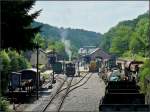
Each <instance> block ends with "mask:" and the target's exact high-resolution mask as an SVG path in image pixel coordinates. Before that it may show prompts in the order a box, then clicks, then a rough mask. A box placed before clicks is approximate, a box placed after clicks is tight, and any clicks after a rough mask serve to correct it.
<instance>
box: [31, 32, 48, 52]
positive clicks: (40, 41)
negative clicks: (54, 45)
mask: <svg viewBox="0 0 150 112" xmlns="http://www.w3.org/2000/svg"><path fill="white" fill-rule="evenodd" d="M33 41H34V43H38V44H39V46H40V47H41V48H43V49H46V40H45V39H44V38H43V37H42V36H41V35H40V33H37V34H36V36H35V39H34V40H33Z"/></svg>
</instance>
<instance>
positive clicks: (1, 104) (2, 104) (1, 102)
mask: <svg viewBox="0 0 150 112" xmlns="http://www.w3.org/2000/svg"><path fill="white" fill-rule="evenodd" d="M8 106H9V102H8V101H7V100H5V99H4V98H3V97H0V111H2V112H11V110H10V109H9V107H8Z"/></svg>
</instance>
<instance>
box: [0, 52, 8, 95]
mask: <svg viewBox="0 0 150 112" xmlns="http://www.w3.org/2000/svg"><path fill="white" fill-rule="evenodd" d="M0 60H1V63H0V66H1V70H0V72H1V74H0V75H1V88H0V89H1V90H0V91H1V92H2V94H3V92H4V91H5V90H6V87H7V83H8V74H9V71H10V58H9V56H8V54H7V53H6V51H5V50H3V51H0Z"/></svg>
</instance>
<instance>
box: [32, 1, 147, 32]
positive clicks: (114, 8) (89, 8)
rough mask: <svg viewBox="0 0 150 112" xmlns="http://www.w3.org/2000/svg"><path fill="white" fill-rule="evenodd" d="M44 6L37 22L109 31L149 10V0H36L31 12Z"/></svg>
mask: <svg viewBox="0 0 150 112" xmlns="http://www.w3.org/2000/svg"><path fill="white" fill-rule="evenodd" d="M39 9H42V12H41V14H40V15H39V16H38V17H37V19H35V20H36V21H39V22H42V23H46V24H49V25H52V26H57V27H64V28H75V29H85V30H89V31H95V32H99V33H102V34H103V33H105V32H107V31H108V30H109V29H110V28H111V27H113V26H115V25H117V24H118V22H120V21H123V20H132V19H135V18H136V17H137V16H138V15H140V14H143V13H145V12H146V11H148V9H149V2H148V1H36V3H35V5H34V6H33V8H32V10H31V11H30V12H29V13H32V12H34V11H37V10H39Z"/></svg>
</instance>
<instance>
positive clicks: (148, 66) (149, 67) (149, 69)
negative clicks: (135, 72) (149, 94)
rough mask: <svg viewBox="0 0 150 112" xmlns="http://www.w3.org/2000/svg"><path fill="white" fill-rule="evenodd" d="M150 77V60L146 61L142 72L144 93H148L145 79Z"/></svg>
mask: <svg viewBox="0 0 150 112" xmlns="http://www.w3.org/2000/svg"><path fill="white" fill-rule="evenodd" d="M147 77H150V59H147V60H145V63H144V65H143V67H142V69H141V71H140V86H141V90H142V92H144V93H146V91H147V87H146V85H145V78H147Z"/></svg>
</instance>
